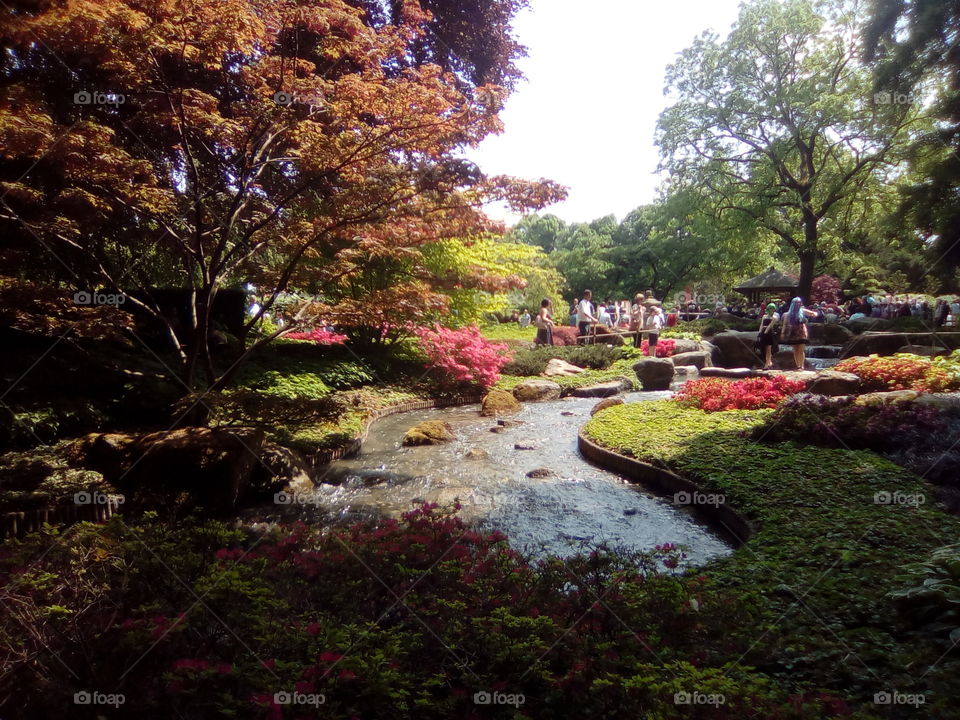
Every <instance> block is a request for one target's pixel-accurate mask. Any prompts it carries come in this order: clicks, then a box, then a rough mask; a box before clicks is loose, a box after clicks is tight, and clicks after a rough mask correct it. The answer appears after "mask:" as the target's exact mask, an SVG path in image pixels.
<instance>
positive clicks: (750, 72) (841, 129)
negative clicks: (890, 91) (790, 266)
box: [658, 0, 916, 297]
mask: <svg viewBox="0 0 960 720" xmlns="http://www.w3.org/2000/svg"><path fill="white" fill-rule="evenodd" d="M856 10H857V4H856V3H845V2H843V1H842V0H836V1H835V2H832V3H819V4H817V5H814V3H813V2H811V1H810V0H786V1H785V2H780V1H778V0H755V1H754V2H751V3H749V4H746V5H744V6H743V7H742V8H741V12H740V17H739V19H738V21H737V23H736V25H735V26H734V28H733V31H732V32H731V34H730V35H729V37H728V38H727V39H726V40H723V41H721V40H720V39H719V38H718V36H716V35H715V34H711V33H706V34H704V35H703V36H701V37H700V38H698V39H697V40H696V41H695V42H694V44H693V45H692V46H691V47H689V48H688V49H687V50H685V51H684V52H683V53H682V54H681V57H680V59H679V60H678V61H677V62H676V63H674V64H673V65H672V66H671V67H670V68H669V70H668V74H667V91H668V92H669V93H671V94H672V96H673V97H675V98H676V101H675V102H674V104H673V105H672V106H670V107H669V108H668V109H667V110H665V111H664V112H663V114H662V115H661V117H660V123H659V129H658V142H659V145H660V149H661V153H662V156H663V159H664V166H665V167H666V169H668V170H669V171H670V172H672V173H674V174H676V175H677V176H679V177H681V178H684V179H685V180H686V181H688V182H690V183H693V184H696V185H700V186H703V187H706V188H709V190H710V193H711V195H712V196H714V197H716V198H717V199H718V202H717V205H716V210H717V212H718V213H719V214H722V215H723V214H739V215H742V216H744V218H745V219H746V220H747V221H748V222H749V225H750V226H752V228H753V231H754V232H756V233H758V234H760V235H769V236H772V237H774V238H776V239H777V241H778V242H779V243H781V244H782V246H783V247H784V249H785V250H788V251H789V252H790V253H791V254H792V255H793V257H794V258H795V259H796V261H798V262H799V266H800V294H801V295H803V296H804V297H809V294H810V287H811V283H812V280H813V277H814V275H815V272H816V269H817V264H818V262H819V261H820V260H822V259H823V258H824V257H825V256H826V255H828V253H829V252H831V251H832V250H833V249H834V248H835V247H836V244H837V241H838V239H837V238H836V237H835V236H832V235H831V234H830V233H829V232H827V231H826V230H825V228H826V225H827V224H828V222H829V220H830V218H832V217H835V216H837V215H842V214H843V213H844V212H845V210H846V208H848V207H849V206H850V205H851V204H856V203H857V202H858V201H859V196H860V194H861V191H862V188H863V186H864V185H865V184H866V183H867V181H868V178H870V177H871V176H873V175H874V174H880V173H882V172H883V171H884V170H885V169H886V168H887V167H888V166H889V165H890V164H891V163H894V162H896V160H897V159H898V153H900V152H901V151H902V150H903V148H904V146H905V143H906V140H907V134H908V127H909V125H910V123H911V122H912V121H913V119H914V117H915V114H916V112H915V110H914V109H913V108H912V106H911V105H910V104H909V103H902V104H900V103H893V102H888V103H884V102H876V101H875V100H876V99H875V98H874V97H873V92H872V78H871V75H870V73H869V71H868V70H867V69H866V68H865V67H863V65H862V64H861V63H860V62H858V58H859V56H860V54H861V52H862V47H861V44H860V42H859V32H860V28H859V26H858V22H857V20H856Z"/></svg>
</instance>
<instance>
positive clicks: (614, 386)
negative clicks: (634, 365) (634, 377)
mask: <svg viewBox="0 0 960 720" xmlns="http://www.w3.org/2000/svg"><path fill="white" fill-rule="evenodd" d="M666 362H667V363H670V361H669V360H667V361H666ZM670 367H671V368H672V367H673V364H672V363H670ZM632 389H633V383H632V382H631V381H630V379H629V378H625V377H619V378H616V379H614V380H610V381H608V382H602V383H597V384H596V385H587V386H586V387H581V388H577V389H576V390H574V391H573V392H572V393H571V395H573V396H574V397H581V398H590V397H597V398H603V397H612V396H613V395H618V394H620V393H622V392H626V391H628V390H632Z"/></svg>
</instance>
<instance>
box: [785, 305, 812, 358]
mask: <svg viewBox="0 0 960 720" xmlns="http://www.w3.org/2000/svg"><path fill="white" fill-rule="evenodd" d="M814 315H816V313H815V312H813V311H812V310H807V309H806V308H805V307H804V306H803V301H802V300H800V298H798V297H795V298H794V299H793V300H791V301H790V308H789V309H788V310H787V313H786V315H784V316H783V318H782V322H781V326H782V329H781V339H780V342H782V343H783V344H784V345H792V346H793V362H794V364H795V365H796V366H797V370H803V363H804V360H805V358H806V352H807V340H808V339H809V337H810V330H809V329H808V328H807V320H808V318H810V317H812V316H814Z"/></svg>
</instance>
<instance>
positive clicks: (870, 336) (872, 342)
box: [840, 332, 910, 358]
mask: <svg viewBox="0 0 960 720" xmlns="http://www.w3.org/2000/svg"><path fill="white" fill-rule="evenodd" d="M909 344H910V342H909V340H907V336H906V335H904V334H903V333H885V332H865V333H862V334H860V335H857V336H855V337H854V338H853V339H852V340H851V341H850V342H849V343H847V344H846V345H844V347H843V351H842V352H841V353H840V357H842V358H847V357H855V356H858V355H874V354H876V355H893V354H894V353H895V352H897V350H899V349H900V348H902V347H903V346H904V345H909Z"/></svg>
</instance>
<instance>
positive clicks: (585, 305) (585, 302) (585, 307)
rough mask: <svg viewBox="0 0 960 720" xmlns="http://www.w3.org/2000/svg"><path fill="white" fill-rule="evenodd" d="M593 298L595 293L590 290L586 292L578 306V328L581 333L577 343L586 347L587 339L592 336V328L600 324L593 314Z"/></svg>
mask: <svg viewBox="0 0 960 720" xmlns="http://www.w3.org/2000/svg"><path fill="white" fill-rule="evenodd" d="M592 297H593V293H592V292H591V291H590V290H584V291H583V298H582V299H581V300H580V303H579V304H578V305H577V328H579V331H580V333H579V335H580V337H579V338H577V341H578V342H579V343H580V344H582V345H586V343H587V337H588V336H589V335H590V326H591V325H596V324H597V323H598V322H599V320H597V318H596V317H594V314H593V303H592V302H590V300H591V298H592Z"/></svg>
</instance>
